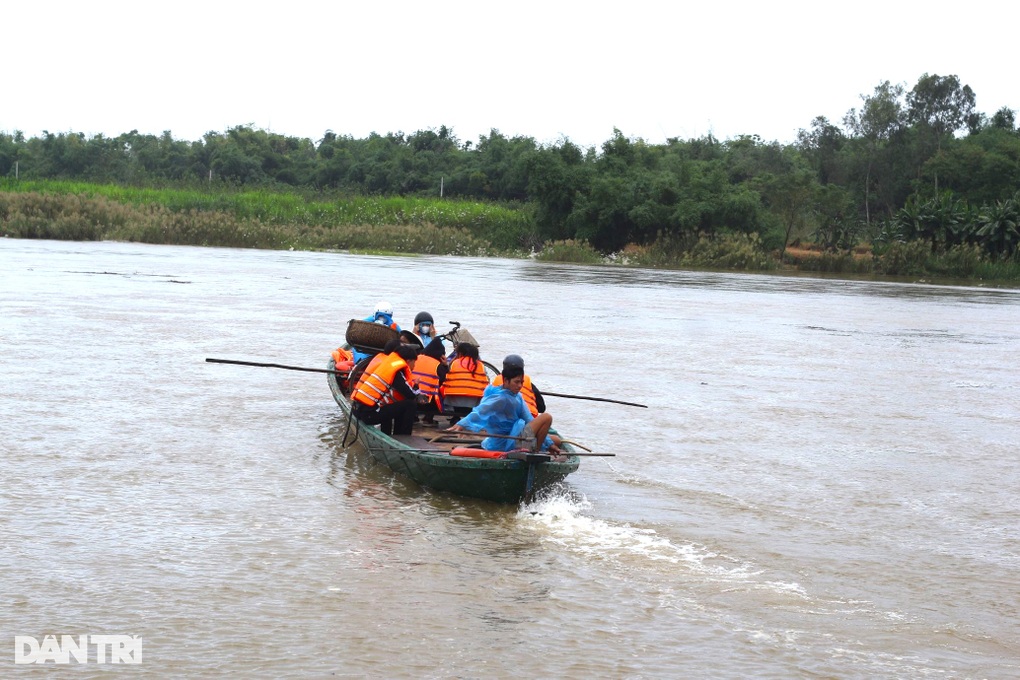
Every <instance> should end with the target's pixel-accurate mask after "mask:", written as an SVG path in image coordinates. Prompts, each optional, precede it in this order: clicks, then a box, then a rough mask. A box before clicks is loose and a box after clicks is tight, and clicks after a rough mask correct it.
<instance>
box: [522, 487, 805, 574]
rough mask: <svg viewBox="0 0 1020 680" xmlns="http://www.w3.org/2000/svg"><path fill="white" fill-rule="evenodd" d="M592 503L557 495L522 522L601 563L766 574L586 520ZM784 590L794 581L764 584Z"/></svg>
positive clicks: (530, 509)
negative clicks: (603, 561)
mask: <svg viewBox="0 0 1020 680" xmlns="http://www.w3.org/2000/svg"><path fill="white" fill-rule="evenodd" d="M590 508H591V504H590V503H589V502H588V501H587V500H586V499H584V498H581V499H576V498H570V497H565V496H554V497H550V498H546V499H542V500H537V501H534V502H532V503H530V504H527V505H525V506H523V507H522V508H521V509H520V510H519V511H518V515H517V516H518V520H519V521H520V522H521V526H522V527H523V528H525V529H527V530H530V531H533V532H535V533H538V534H540V535H541V537H542V539H543V540H545V541H548V542H550V543H553V544H556V545H559V546H562V547H563V548H565V549H567V550H570V551H571V552H574V553H578V554H582V555H585V556H587V557H591V558H594V559H598V560H606V561H612V562H615V563H617V564H619V565H620V566H621V567H624V568H629V569H635V568H637V569H642V568H644V569H659V568H668V569H669V570H670V571H674V570H676V568H677V567H681V568H684V569H686V570H687V571H689V572H690V573H692V574H693V575H696V576H697V577H698V578H699V580H711V581H728V582H740V583H747V582H748V581H749V580H755V577H757V576H759V575H761V574H762V571H761V570H760V569H759V568H757V567H756V566H755V565H753V564H751V563H748V562H745V561H742V560H738V559H735V558H732V557H728V556H725V555H721V554H719V553H717V552H715V551H713V550H711V549H709V548H708V547H706V546H704V545H699V544H697V543H694V542H684V543H678V542H675V541H673V540H670V539H669V538H666V537H664V536H662V535H660V534H659V533H658V532H656V531H655V530H654V529H648V528H641V527H635V526H632V525H630V524H622V525H614V524H613V523H612V522H610V521H606V520H602V519H597V518H594V517H590V516H587V515H586V514H585V512H586V511H588V510H590ZM756 585H757V586H767V587H770V588H774V589H776V590H779V591H783V592H787V593H790V592H796V591H798V590H799V586H798V585H796V584H791V583H778V582H776V583H771V584H766V583H761V584H756Z"/></svg>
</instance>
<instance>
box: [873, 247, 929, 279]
mask: <svg viewBox="0 0 1020 680" xmlns="http://www.w3.org/2000/svg"><path fill="white" fill-rule="evenodd" d="M929 255H931V246H930V245H929V244H928V243H927V242H925V241H921V240H915V241H910V242H900V241H896V242H893V243H891V244H889V247H888V249H887V250H886V251H885V253H883V254H882V256H881V257H880V258H879V259H878V264H877V269H878V271H880V272H882V273H883V274H890V275H893V276H921V275H923V274H924V273H925V264H926V263H927V261H928V256H929Z"/></svg>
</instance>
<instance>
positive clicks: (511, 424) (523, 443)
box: [447, 366, 562, 455]
mask: <svg viewBox="0 0 1020 680" xmlns="http://www.w3.org/2000/svg"><path fill="white" fill-rule="evenodd" d="M523 387H524V369H523V368H521V367H520V366H508V367H507V368H506V369H505V370H504V372H503V384H502V385H501V386H499V387H495V386H493V385H490V386H489V387H486V388H485V393H484V394H483V396H482V401H481V402H480V403H479V404H478V406H476V407H474V408H473V409H471V413H469V414H467V415H466V416H464V417H463V418H461V419H460V420H459V421H458V422H457V423H455V424H454V425H451V426H450V427H449V428H447V432H460V431H463V430H468V431H470V432H481V433H483V434H490V435H496V436H492V437H486V438H485V439H483V440H482V448H483V449H487V450H489V451H513V450H514V449H521V448H524V449H529V450H532V451H538V450H548V451H549V452H550V453H552V454H553V455H560V454H561V453H562V451H561V449H560V444H561V443H562V442H561V440H560V438H559V437H557V436H556V435H550V434H549V428H551V427H552V415H550V414H549V413H542V414H539V416H538V417H537V418H536V417H534V416H532V415H531V411H529V410H528V406H527V404H525V403H524V398H523V397H522V396H521V389H522V388H523Z"/></svg>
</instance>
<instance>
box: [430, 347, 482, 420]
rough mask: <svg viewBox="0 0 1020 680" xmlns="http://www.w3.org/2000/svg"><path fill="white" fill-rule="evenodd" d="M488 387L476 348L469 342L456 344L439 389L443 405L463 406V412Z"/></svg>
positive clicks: (479, 397)
mask: <svg viewBox="0 0 1020 680" xmlns="http://www.w3.org/2000/svg"><path fill="white" fill-rule="evenodd" d="M488 386H489V376H488V375H486V373H485V364H483V363H482V360H481V358H479V356H478V347H476V346H475V345H472V344H471V343H470V342H459V343H457V347H456V351H455V352H454V358H453V359H452V360H450V368H449V370H448V371H447V373H446V378H445V379H444V380H443V384H442V386H441V387H440V388H439V391H440V394H441V396H442V400H443V403H444V404H445V405H447V406H451V405H464V410H467V409H468V408H473V407H474V406H475V404H477V403H478V401H479V400H481V398H482V393H483V392H485V388H486V387H488Z"/></svg>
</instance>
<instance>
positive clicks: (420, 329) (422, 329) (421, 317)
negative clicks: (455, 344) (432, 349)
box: [411, 312, 446, 352]
mask: <svg viewBox="0 0 1020 680" xmlns="http://www.w3.org/2000/svg"><path fill="white" fill-rule="evenodd" d="M411 335H412V336H413V337H414V339H415V340H417V341H418V344H420V345H421V346H422V347H423V348H425V347H428V346H429V343H430V342H432V341H433V340H435V339H436V335H437V333H436V323H435V321H434V320H433V319H432V315H431V314H429V313H428V312H418V313H417V314H416V315H415V317H414V327H413V328H412V329H411ZM439 344H440V346H442V347H443V351H444V352H445V351H446V347H445V346H443V342H442V340H440V341H439Z"/></svg>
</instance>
